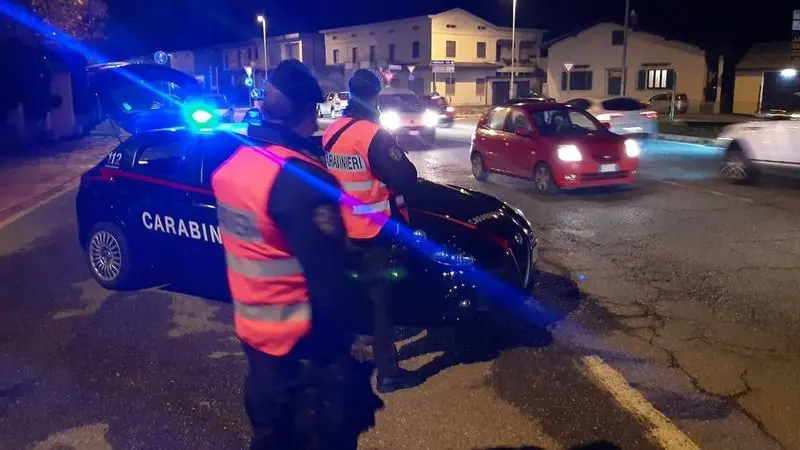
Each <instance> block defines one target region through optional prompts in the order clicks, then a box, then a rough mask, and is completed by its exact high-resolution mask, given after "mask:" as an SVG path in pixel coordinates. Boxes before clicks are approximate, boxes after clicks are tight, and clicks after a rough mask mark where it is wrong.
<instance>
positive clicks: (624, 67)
mask: <svg viewBox="0 0 800 450" xmlns="http://www.w3.org/2000/svg"><path fill="white" fill-rule="evenodd" d="M630 18H631V0H625V31H624V34H625V37H624V38H623V40H622V95H628V29H629V22H630Z"/></svg>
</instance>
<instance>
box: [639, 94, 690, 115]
mask: <svg viewBox="0 0 800 450" xmlns="http://www.w3.org/2000/svg"><path fill="white" fill-rule="evenodd" d="M644 104H645V105H647V107H648V108H650V109H652V110H653V111H655V112H657V113H659V114H669V110H670V108H671V107H672V93H668V94H656V95H653V96H652V97H650V98H648V99H647V100H645V101H644ZM688 110H689V97H688V96H686V94H677V95H676V96H675V114H686V111H688Z"/></svg>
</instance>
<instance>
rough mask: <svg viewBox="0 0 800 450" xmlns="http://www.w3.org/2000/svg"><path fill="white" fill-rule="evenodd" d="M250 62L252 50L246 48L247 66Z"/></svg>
mask: <svg viewBox="0 0 800 450" xmlns="http://www.w3.org/2000/svg"><path fill="white" fill-rule="evenodd" d="M252 60H253V49H252V48H248V49H247V64H250V61H252Z"/></svg>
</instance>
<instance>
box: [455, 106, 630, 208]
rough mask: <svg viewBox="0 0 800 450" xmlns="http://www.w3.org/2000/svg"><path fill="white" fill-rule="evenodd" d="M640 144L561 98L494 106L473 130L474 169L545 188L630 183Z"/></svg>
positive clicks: (546, 190) (478, 176)
mask: <svg viewBox="0 0 800 450" xmlns="http://www.w3.org/2000/svg"><path fill="white" fill-rule="evenodd" d="M640 153H641V149H640V147H639V144H638V143H637V142H636V141H634V140H632V139H626V138H624V137H622V136H619V135H616V134H614V133H612V132H610V131H608V129H607V126H606V125H603V124H601V123H600V122H598V121H597V119H595V118H594V117H592V116H591V115H590V114H588V113H586V112H585V111H582V110H579V109H575V108H572V107H569V106H567V105H564V104H560V103H530V104H522V105H514V106H508V107H499V108H494V109H492V110H490V111H488V112H486V113H485V114H484V115H483V116H482V117H481V119H480V121H478V127H477V129H476V130H475V133H474V134H473V135H472V143H471V146H470V159H471V161H472V174H473V175H474V176H475V178H476V179H478V180H485V179H486V178H487V177H488V176H489V173H490V172H496V173H500V174H503V175H510V176H514V177H521V178H529V179H533V181H534V183H535V185H536V190H537V191H539V193H541V194H554V193H556V192H558V191H559V190H560V189H574V188H579V187H589V186H608V185H626V184H630V183H632V182H633V181H634V180H635V179H636V171H637V170H638V169H639V154H640Z"/></svg>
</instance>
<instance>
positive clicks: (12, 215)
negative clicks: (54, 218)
mask: <svg viewBox="0 0 800 450" xmlns="http://www.w3.org/2000/svg"><path fill="white" fill-rule="evenodd" d="M81 176H82V174H81V175H78V176H76V177H75V178H70V179H69V180H68V181H66V182H64V183H61V184H59V185H58V186H54V187H52V188H50V189H48V190H46V191H44V192H42V193H41V194H38V195H35V196H34V197H31V198H29V199H27V200H23V201H22V202H20V203H17V204H16V205H14V206H11V207H9V208H6V209H4V210H2V211H0V229H3V228H5V227H7V226H9V225H11V224H12V223H14V222H16V221H17V220H19V219H21V218H23V217H25V216H26V215H28V213H30V212H32V211H33V210H35V209H36V208H38V207H39V206H42V205H44V204H45V203H47V202H49V201H50V200H53V199H55V198H57V197H59V196H60V195H61V194H64V193H66V192H69V191H70V190H72V189H74V188H76V187H78V185H79V184H80V179H81Z"/></svg>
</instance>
